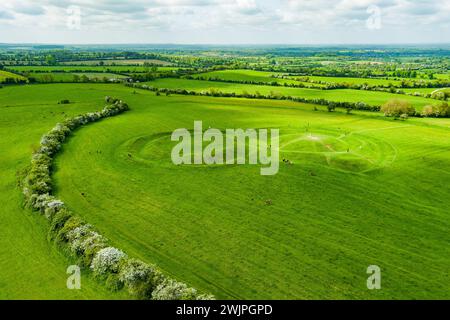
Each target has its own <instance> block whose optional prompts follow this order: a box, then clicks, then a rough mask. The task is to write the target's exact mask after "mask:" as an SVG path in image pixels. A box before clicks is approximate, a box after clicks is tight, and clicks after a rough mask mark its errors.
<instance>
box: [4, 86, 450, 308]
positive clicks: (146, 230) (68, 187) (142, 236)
mask: <svg viewBox="0 0 450 320" xmlns="http://www.w3.org/2000/svg"><path fill="white" fill-rule="evenodd" d="M134 91H135V90H134V89H130V88H127V87H124V86H121V85H100V84H98V85H95V84H75V85H74V84H71V85H66V84H53V85H39V86H22V87H7V88H3V89H2V90H1V91H0V107H1V109H2V118H1V122H0V130H1V133H2V136H4V137H5V139H2V140H1V144H2V150H8V157H6V158H5V157H4V158H2V159H1V166H2V167H3V168H4V171H3V172H5V179H2V182H1V186H2V190H3V192H2V193H1V194H2V195H1V197H2V203H3V204H4V205H3V206H2V209H0V214H1V216H2V220H3V221H4V223H3V224H2V227H1V228H2V234H5V233H6V234H8V237H2V238H1V239H0V242H2V243H1V246H0V247H1V248H2V250H3V251H4V252H2V254H4V255H5V256H6V255H9V256H12V257H14V258H13V259H7V260H2V261H3V262H2V268H1V269H2V270H4V271H3V274H2V278H1V279H2V280H1V287H2V290H1V295H2V298H14V297H23V295H24V293H23V290H24V289H23V288H25V287H27V288H28V291H27V292H28V293H27V294H28V295H25V296H39V297H43V298H51V297H58V298H79V297H81V296H77V295H74V293H73V292H72V291H69V290H66V289H64V286H65V277H66V274H65V269H66V265H67V264H69V261H67V258H65V257H63V256H62V255H61V254H59V253H57V252H56V251H55V250H54V249H52V248H49V247H48V242H47V240H46V236H45V231H44V230H45V226H44V225H45V222H44V219H43V218H42V217H39V216H36V215H34V214H31V213H29V212H28V211H27V210H24V209H22V208H21V206H20V199H21V196H20V191H19V190H18V189H17V188H15V183H16V182H15V179H16V178H15V172H16V170H19V169H21V168H23V167H25V166H26V165H27V163H28V161H29V157H30V154H31V152H32V149H33V146H36V145H37V143H38V141H39V137H40V136H41V135H42V134H43V133H44V132H46V131H47V130H48V129H49V128H51V127H52V126H53V125H54V124H55V123H56V122H57V121H58V120H60V119H62V118H63V117H64V116H65V115H71V114H76V113H81V112H86V111H89V110H97V109H99V108H101V106H102V103H103V98H104V96H105V95H116V96H120V97H121V98H122V99H124V100H125V101H127V102H128V103H129V105H130V106H131V108H132V110H131V111H129V112H128V113H126V114H124V115H121V116H118V117H116V118H113V119H108V120H104V121H101V122H99V123H96V124H93V125H89V126H87V127H85V128H82V129H81V130H79V131H77V132H76V133H75V135H74V136H73V137H72V138H71V139H70V140H69V141H68V143H67V144H66V145H65V146H64V149H63V152H62V154H61V156H59V157H58V158H57V164H56V173H55V179H56V186H57V189H56V192H57V195H58V196H59V197H61V198H62V199H64V200H65V201H66V203H67V205H68V206H69V207H70V208H71V209H72V210H73V211H74V212H76V213H77V214H79V215H81V216H82V217H83V218H85V219H86V220H87V221H88V222H90V223H92V224H94V225H95V226H96V227H97V228H98V229H99V230H100V231H101V232H102V234H104V235H105V236H107V237H108V238H109V239H111V241H112V242H113V244H114V245H115V246H117V247H119V248H121V249H124V250H125V251H126V252H127V253H128V254H129V255H131V256H134V257H138V258H141V259H142V260H144V261H146V262H152V263H156V264H157V265H158V266H160V267H161V269H162V270H164V272H165V273H167V274H169V275H172V276H173V277H175V278H176V279H180V280H182V281H184V282H186V283H188V284H189V285H192V286H194V287H196V288H199V289H201V290H206V291H209V292H212V293H214V294H215V295H216V296H217V297H218V298H225V299H229V298H258V299H274V298H288V299H307V298H311V299H317V298H335V299H343V298H361V299H376V298H446V297H447V298H448V297H449V295H450V292H449V288H448V286H447V285H446V284H447V283H449V281H450V279H449V274H448V264H449V263H450V260H449V259H450V258H449V257H450V252H449V246H448V243H449V241H450V237H449V234H448V229H449V227H450V217H449V214H448V212H450V211H449V209H450V205H449V204H448V201H446V199H447V195H448V193H449V192H450V190H449V186H448V183H447V181H448V179H449V178H450V174H449V171H448V170H447V168H448V166H449V160H448V159H450V151H449V150H450V139H449V136H450V124H449V123H448V121H445V120H444V121H443V122H441V121H439V119H410V120H408V121H406V122H398V121H392V120H387V119H385V118H383V117H380V116H379V115H378V114H372V113H357V114H354V115H345V114H344V113H340V112H336V113H328V112H325V111H313V108H314V107H313V106H311V105H306V104H298V103H290V102H286V101H257V100H246V99H224V98H206V97H186V96H176V95H173V96H170V97H165V96H159V97H158V96H155V94H154V93H152V92H148V91H143V90H136V92H135V93H133V92H134ZM62 99H69V100H70V101H72V102H73V103H72V104H69V105H58V104H57V102H58V101H60V100H62ZM320 108H321V107H319V109H320ZM194 120H203V122H204V126H205V127H206V126H211V127H216V128H220V129H225V128H238V127H242V128H261V127H273V128H280V133H281V158H285V159H288V160H290V161H291V162H292V163H293V164H292V165H287V164H283V163H282V164H281V167H280V172H279V174H278V175H276V176H272V177H263V176H260V175H259V167H257V166H256V167H255V166H213V167H207V166H174V165H173V164H172V163H171V160H170V151H171V148H172V146H173V145H174V143H173V142H171V141H170V133H171V132H172V131H173V130H174V129H176V128H188V129H189V128H192V126H193V122H194ZM12 123H14V125H11V124H12ZM268 200H270V202H268ZM411 235H414V236H411ZM11 239H14V241H12V240H11ZM18 253H20V255H18ZM371 264H377V265H379V266H380V267H381V268H382V270H383V279H384V280H383V290H381V291H369V290H367V288H366V279H367V275H366V268H367V266H369V265H371ZM29 269H31V270H35V272H28V271H27V272H25V270H29ZM49 270H51V271H49ZM17 278H20V279H21V280H20V281H19V282H17V281H15V282H14V283H12V282H8V281H7V279H17ZM95 285H96V283H95V281H94V280H90V279H89V278H87V280H86V281H85V283H84V287H83V290H82V292H81V293H79V294H82V297H85V298H105V297H109V298H111V297H117V294H113V293H107V292H106V291H102V289H101V286H98V287H95V290H93V287H94V286H95Z"/></svg>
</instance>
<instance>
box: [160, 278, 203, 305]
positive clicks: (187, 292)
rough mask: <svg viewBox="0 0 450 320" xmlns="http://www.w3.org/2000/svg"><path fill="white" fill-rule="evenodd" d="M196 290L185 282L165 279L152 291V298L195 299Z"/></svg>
mask: <svg viewBox="0 0 450 320" xmlns="http://www.w3.org/2000/svg"><path fill="white" fill-rule="evenodd" d="M196 298H197V290H195V289H193V288H188V287H187V285H186V284H184V283H181V282H177V281H175V280H172V279H166V280H164V281H163V282H162V283H161V284H159V285H158V286H157V287H156V289H155V291H153V294H152V299H153V300H196Z"/></svg>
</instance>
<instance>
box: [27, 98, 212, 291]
mask: <svg viewBox="0 0 450 320" xmlns="http://www.w3.org/2000/svg"><path fill="white" fill-rule="evenodd" d="M127 110H129V107H128V105H127V104H126V103H124V102H122V101H120V100H118V99H113V98H110V97H106V106H105V108H104V109H103V110H101V111H98V112H93V113H87V114H84V115H80V116H76V117H73V118H70V119H67V120H65V121H63V122H62V123H58V124H57V125H56V126H55V127H54V128H53V129H52V130H51V131H50V132H48V133H47V134H46V135H44V136H43V137H42V139H41V142H40V147H39V149H38V150H37V151H36V152H35V153H34V154H33V157H32V160H31V165H30V167H29V169H28V170H27V172H26V174H25V177H24V178H23V180H22V182H21V186H22V190H23V194H24V198H25V204H26V205H27V206H28V207H30V208H32V209H33V210H35V211H38V212H40V213H41V214H43V215H45V217H46V218H47V219H48V221H49V223H50V228H49V238H50V239H51V240H52V241H55V242H56V243H57V244H58V245H60V246H62V247H63V248H65V249H66V250H68V251H69V252H70V254H72V255H74V256H75V257H77V258H78V260H79V263H80V264H81V265H82V266H84V267H89V268H90V269H91V270H92V271H93V273H94V275H95V276H96V277H97V278H98V279H100V280H101V281H104V282H105V283H106V285H107V286H108V287H109V288H111V289H115V290H119V289H122V288H123V287H126V289H127V290H128V292H129V293H130V294H131V295H133V296H135V297H136V298H139V299H154V300H182V299H185V300H208V299H214V297H213V296H211V295H202V294H199V293H198V292H197V290H195V289H193V288H189V287H188V286H187V285H186V284H184V283H180V282H177V281H175V280H173V279H169V278H167V277H166V276H164V275H163V274H162V273H161V272H160V271H159V270H158V269H157V268H156V267H155V266H152V265H149V264H146V263H144V262H142V261H140V260H136V259H132V258H128V257H127V255H126V254H125V253H123V252H122V251H121V250H119V249H116V248H114V247H111V246H110V245H109V244H108V240H107V239H106V238H104V237H103V236H102V235H100V234H99V233H98V232H97V231H96V230H95V229H94V227H92V226H91V225H89V224H87V223H86V222H84V221H83V220H82V219H81V218H80V217H78V216H76V215H75V214H74V213H73V212H71V211H70V210H69V209H68V208H67V207H66V206H65V205H64V202H62V201H61V200H59V199H57V198H56V197H54V196H53V195H52V179H51V170H52V163H53V159H54V157H55V155H56V154H57V152H58V151H59V150H60V149H61V146H62V144H63V142H64V141H65V140H66V138H67V137H68V136H69V135H70V134H71V132H73V131H74V130H76V129H77V128H79V127H81V126H83V125H85V124H88V123H91V122H95V121H99V120H100V119H103V118H107V117H111V116H115V115H117V114H120V113H122V112H125V111H127Z"/></svg>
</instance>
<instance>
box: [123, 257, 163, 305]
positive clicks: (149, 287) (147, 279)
mask: <svg viewBox="0 0 450 320" xmlns="http://www.w3.org/2000/svg"><path fill="white" fill-rule="evenodd" d="M119 278H120V280H121V281H122V282H123V283H124V284H125V286H126V287H127V289H128V291H129V292H130V294H132V295H134V296H136V297H138V298H139V299H150V298H151V297H152V292H153V290H155V288H156V287H157V286H158V285H159V284H161V283H162V281H163V275H162V274H161V273H160V272H159V271H158V270H157V269H156V268H155V267H154V266H150V265H148V264H146V263H144V262H142V261H140V260H137V259H128V260H126V261H125V262H124V263H123V264H122V266H121V268H120V273H119Z"/></svg>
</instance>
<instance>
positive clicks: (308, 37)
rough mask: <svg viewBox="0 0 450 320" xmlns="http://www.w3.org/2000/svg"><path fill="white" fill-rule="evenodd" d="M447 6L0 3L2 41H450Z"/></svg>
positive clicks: (319, 1)
mask: <svg viewBox="0 0 450 320" xmlns="http://www.w3.org/2000/svg"><path fill="white" fill-rule="evenodd" d="M449 18H450V0H439V1H437V0H434V1H430V0H129V1H120V0H0V43H7V42H15V43H18V42H22V43H23V42H27V43H196V44H203V43H212V44H281V43H284V44H323V43H325V44H337V43H355V44H356V43H363V44H369V43H450V19H449Z"/></svg>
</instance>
